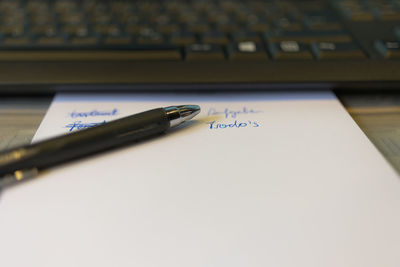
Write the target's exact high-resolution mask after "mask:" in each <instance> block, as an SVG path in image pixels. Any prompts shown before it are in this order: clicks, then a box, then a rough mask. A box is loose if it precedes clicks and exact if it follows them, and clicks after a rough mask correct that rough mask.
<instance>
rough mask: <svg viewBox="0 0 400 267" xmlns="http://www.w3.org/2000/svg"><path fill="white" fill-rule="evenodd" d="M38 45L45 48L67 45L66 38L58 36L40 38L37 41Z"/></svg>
mask: <svg viewBox="0 0 400 267" xmlns="http://www.w3.org/2000/svg"><path fill="white" fill-rule="evenodd" d="M35 43H36V44H38V45H43V46H63V45H64V44H65V38H64V37H60V36H56V37H46V36H43V37H38V38H37V39H36V42H35Z"/></svg>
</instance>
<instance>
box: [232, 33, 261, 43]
mask: <svg viewBox="0 0 400 267" xmlns="http://www.w3.org/2000/svg"><path fill="white" fill-rule="evenodd" d="M232 38H233V40H234V41H236V42H256V43H260V42H261V41H262V39H261V36H260V34H259V33H258V32H252V31H237V32H234V33H233V34H232Z"/></svg>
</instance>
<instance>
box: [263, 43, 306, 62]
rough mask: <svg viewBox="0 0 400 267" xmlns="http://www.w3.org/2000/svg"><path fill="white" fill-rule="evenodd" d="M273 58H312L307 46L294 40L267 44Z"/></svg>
mask: <svg viewBox="0 0 400 267" xmlns="http://www.w3.org/2000/svg"><path fill="white" fill-rule="evenodd" d="M269 49H270V52H271V55H272V57H273V58H274V59H313V56H312V54H311V51H310V50H309V48H308V46H307V45H305V44H302V43H299V42H296V41H282V42H279V43H272V44H270V45H269Z"/></svg>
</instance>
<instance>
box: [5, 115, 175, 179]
mask: <svg viewBox="0 0 400 267" xmlns="http://www.w3.org/2000/svg"><path fill="white" fill-rule="evenodd" d="M169 128H170V123H169V120H168V118H167V116H166V113H165V110H164V109H163V108H158V109H153V110H149V111H146V112H142V113H138V114H135V115H131V116H128V117H125V118H122V119H118V120H115V121H111V122H108V123H106V124H103V125H100V126H96V127H93V128H89V129H85V130H80V131H77V132H74V133H71V134H68V135H64V136H59V137H56V138H53V139H50V140H47V141H41V142H38V143H35V144H33V145H29V146H24V147H20V148H17V149H13V150H10V151H6V152H3V153H1V154H0V178H1V177H2V176H5V175H7V174H10V175H13V173H14V172H15V171H16V170H21V169H32V168H37V169H39V170H40V169H44V168H48V167H51V166H54V165H57V164H60V163H64V162H67V161H70V160H73V159H78V158H80V157H83V156H87V155H90V154H93V153H95V152H101V151H105V150H107V149H111V148H114V147H118V146H121V145H122V144H128V143H132V142H135V141H140V140H142V139H145V138H148V137H150V136H154V135H157V134H160V133H163V132H165V131H166V130H168V129H169Z"/></svg>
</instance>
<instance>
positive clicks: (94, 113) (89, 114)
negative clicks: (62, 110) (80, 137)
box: [69, 108, 118, 118]
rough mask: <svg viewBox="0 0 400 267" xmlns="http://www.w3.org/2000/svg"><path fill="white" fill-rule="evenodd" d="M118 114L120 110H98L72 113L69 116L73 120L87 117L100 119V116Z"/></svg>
mask: <svg viewBox="0 0 400 267" xmlns="http://www.w3.org/2000/svg"><path fill="white" fill-rule="evenodd" d="M117 114H118V109H116V108H114V109H112V110H97V109H94V110H92V111H89V112H76V111H72V112H71V113H70V114H69V115H70V117H71V118H87V117H98V116H115V115H117Z"/></svg>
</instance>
